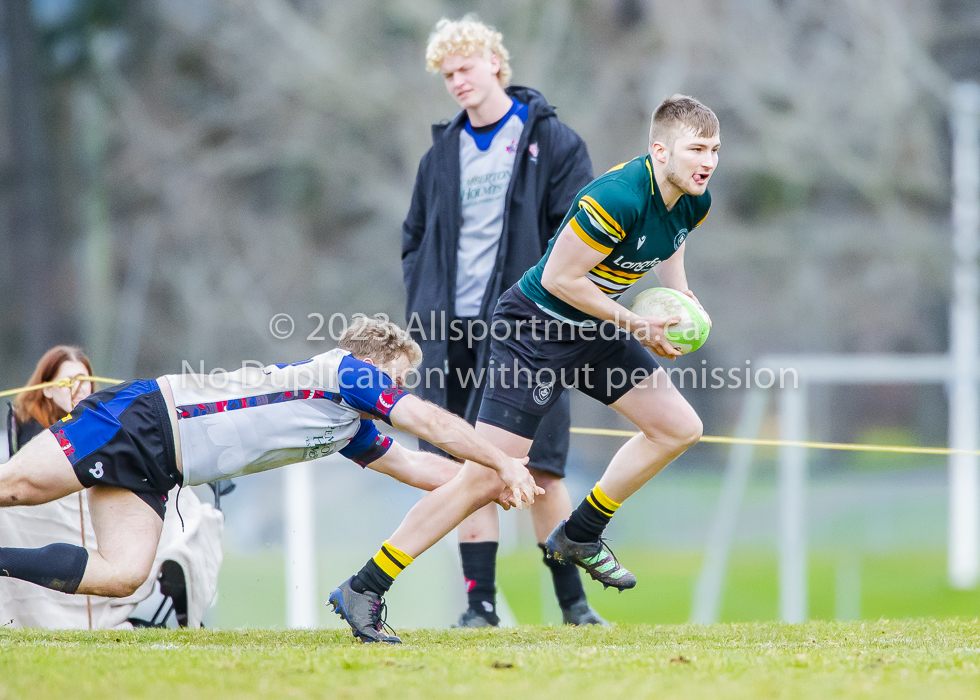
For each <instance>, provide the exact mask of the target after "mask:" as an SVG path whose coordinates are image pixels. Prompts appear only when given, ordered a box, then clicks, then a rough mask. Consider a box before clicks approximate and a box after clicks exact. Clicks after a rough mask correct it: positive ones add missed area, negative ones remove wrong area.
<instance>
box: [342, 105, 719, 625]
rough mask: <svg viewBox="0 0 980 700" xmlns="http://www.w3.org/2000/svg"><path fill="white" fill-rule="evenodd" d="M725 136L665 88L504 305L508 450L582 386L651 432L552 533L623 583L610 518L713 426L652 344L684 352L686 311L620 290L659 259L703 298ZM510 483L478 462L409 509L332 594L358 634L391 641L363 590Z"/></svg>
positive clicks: (496, 365) (521, 450)
mask: <svg viewBox="0 0 980 700" xmlns="http://www.w3.org/2000/svg"><path fill="white" fill-rule="evenodd" d="M720 143H721V141H720V130H719V125H718V119H717V117H716V116H715V114H714V112H712V111H711V110H710V109H708V108H707V107H705V106H704V105H702V104H701V103H700V102H698V101H697V100H695V99H693V98H691V97H686V96H683V95H675V96H673V97H671V98H669V99H667V100H665V101H664V102H663V103H662V104H661V105H660V106H659V107H658V108H657V109H656V111H655V112H654V114H653V119H652V123H651V127H650V146H649V152H648V153H647V155H645V156H641V157H639V158H636V159H634V160H632V161H629V162H628V163H625V164H623V165H620V166H617V167H615V168H613V169H612V170H610V171H609V172H607V173H606V174H605V175H602V176H601V177H599V178H597V179H596V180H594V181H593V182H592V183H590V184H589V185H587V186H586V187H585V188H584V189H582V191H581V192H579V194H578V196H577V197H576V200H575V202H574V203H573V204H572V207H571V209H570V210H569V212H568V215H567V216H566V217H565V220H564V222H563V224H562V226H561V227H560V229H559V232H558V234H556V235H555V237H554V238H552V240H551V242H550V243H549V246H548V250H547V252H546V253H545V255H544V257H543V258H542V259H541V261H540V262H539V263H538V264H537V265H536V266H535V267H534V268H532V269H531V270H529V271H528V272H527V273H526V274H525V275H524V276H523V277H522V278H521V280H520V281H519V282H518V283H517V284H515V285H514V286H513V287H511V288H510V289H509V290H508V291H506V292H505V293H504V294H503V295H502V296H501V297H500V300H499V302H498V304H497V308H496V311H495V312H494V316H493V329H494V334H493V340H492V344H491V367H492V369H493V372H494V375H493V378H492V380H491V383H490V386H488V387H487V389H486V392H485V395H484V398H483V402H482V405H481V408H480V414H479V419H478V421H477V424H476V429H477V432H479V433H480V434H482V435H484V436H485V437H487V438H488V439H489V440H490V441H491V442H493V444H495V445H496V446H498V447H499V448H500V449H501V450H503V451H504V452H505V453H507V454H508V455H510V456H513V457H517V458H521V457H524V456H526V455H527V453H528V450H529V448H530V446H531V442H532V438H533V437H534V434H535V431H536V429H537V427H538V425H539V423H540V421H541V419H542V417H543V416H544V415H545V413H547V411H548V410H549V408H550V407H551V405H552V403H553V402H554V401H555V400H556V399H557V398H558V396H559V395H560V394H561V393H562V392H563V391H564V390H565V389H567V388H569V387H574V388H577V389H578V390H579V391H582V392H583V393H585V394H587V395H588V396H591V397H593V398H595V399H597V400H599V401H601V402H602V403H604V404H606V405H608V406H611V407H612V408H613V409H615V410H616V411H617V412H619V413H621V414H622V415H624V416H625V417H626V418H628V419H629V420H630V421H632V422H633V424H634V425H636V427H637V428H639V430H640V433H639V434H638V435H635V436H634V437H632V438H631V439H630V440H629V441H627V443H626V444H625V445H623V446H622V447H621V448H620V449H619V450H618V451H617V452H616V454H615V455H614V456H613V458H612V460H611V461H610V463H609V465H608V466H607V467H606V470H605V472H604V473H603V475H602V478H601V479H600V480H599V482H598V483H597V484H596V485H595V487H594V488H593V489H592V491H591V492H590V493H589V495H588V496H587V497H586V498H585V499H584V500H583V501H582V503H581V505H579V507H578V508H577V509H576V510H575V511H573V512H572V514H571V516H570V517H569V518H568V520H567V521H565V522H563V523H562V524H561V525H559V526H558V527H557V528H556V529H555V530H554V532H552V534H551V536H550V537H549V538H548V541H547V548H548V554H549V555H550V556H552V557H554V558H556V559H558V560H560V561H571V562H574V563H576V564H578V565H579V566H581V567H582V568H584V569H585V570H586V571H587V572H588V573H589V574H590V575H591V576H592V578H594V579H596V580H598V581H600V582H601V583H602V584H604V585H605V586H613V587H614V588H617V589H619V590H624V589H627V588H632V587H633V586H635V585H636V578H635V577H634V576H633V575H632V574H631V573H630V572H629V571H627V570H626V568H625V567H623V566H622V565H621V564H620V563H619V562H618V561H617V560H616V558H615V557H614V556H613V554H612V552H611V551H610V549H609V548H608V546H606V544H605V542H604V541H603V539H602V537H601V535H602V532H603V530H604V529H605V527H606V525H608V523H609V522H610V520H611V519H612V516H613V514H614V513H615V512H616V510H617V509H618V508H619V507H620V505H622V503H623V502H624V501H625V500H626V499H627V498H628V497H629V496H631V495H632V494H633V493H635V492H636V491H637V490H638V489H639V488H640V487H641V486H643V484H645V483H646V482H647V481H649V480H650V479H651V478H653V477H654V476H655V475H656V474H657V473H658V472H660V470H661V469H663V468H664V467H665V466H666V465H667V464H668V463H669V462H671V461H672V460H673V459H675V458H676V457H678V456H679V455H680V454H681V453H683V452H684V451H685V450H686V449H687V448H688V447H690V446H691V445H693V444H695V443H696V442H697V441H698V440H699V439H700V437H701V429H702V426H701V420H700V418H698V416H697V414H696V413H695V412H694V409H692V408H691V406H690V404H688V403H687V401H686V400H685V399H684V397H683V396H681V394H680V392H678V391H677V389H676V388H675V387H674V386H673V385H672V384H671V382H670V380H669V378H668V376H667V374H666V373H665V372H664V371H663V370H662V369H661V368H660V367H659V365H658V364H657V362H656V360H654V358H653V356H652V355H651V352H652V353H653V355H657V356H659V357H665V358H668V359H673V358H674V357H676V356H677V355H678V354H679V353H678V352H677V350H675V349H674V347H673V346H672V345H670V344H669V343H668V342H667V340H666V337H665V333H664V328H665V326H668V325H671V324H672V323H676V322H678V321H680V319H679V318H677V317H674V318H666V319H664V318H652V317H641V316H638V315H636V314H634V313H632V312H631V311H629V310H628V309H626V308H625V307H624V306H622V305H621V304H619V303H618V301H617V300H618V298H619V297H620V295H622V294H623V292H625V291H626V290H627V289H628V288H629V287H630V286H631V285H632V284H633V283H634V282H636V281H637V280H639V279H640V278H641V277H642V276H643V275H644V274H645V273H646V272H648V271H650V270H651V269H652V270H655V271H656V274H657V278H658V279H659V281H660V284H661V285H662V286H665V287H671V288H673V289H677V290H680V291H682V292H684V293H686V294H688V295H690V296H691V297H692V298H695V297H694V294H693V293H692V292H691V291H690V289H689V288H688V284H687V274H686V272H685V268H684V251H685V248H686V245H687V243H686V239H687V237H688V235H689V234H690V232H691V231H693V230H694V229H695V228H696V227H697V226H698V225H699V224H700V223H701V222H702V221H703V220H704V218H705V216H706V215H707V213H708V208H709V207H710V202H711V199H710V195H709V194H708V190H707V186H708V180H709V179H710V178H711V175H712V173H714V170H715V168H716V167H717V165H718V149H719V146H720ZM647 350H649V351H650V352H647ZM501 488H502V483H501V481H500V478H499V477H498V476H497V473H496V472H494V471H493V470H491V469H488V468H487V467H484V466H482V465H479V464H476V463H474V462H466V463H465V464H464V466H463V468H462V469H461V470H460V473H459V474H458V476H457V477H456V478H454V479H453V480H452V481H450V482H448V483H447V484H445V485H443V486H440V487H439V488H437V489H435V490H434V491H432V492H431V493H430V494H428V495H427V496H426V497H425V498H423V499H422V500H421V501H419V503H418V504H416V505H415V507H414V508H412V510H411V511H409V513H408V515H407V516H406V517H405V519H404V520H403V521H402V524H401V525H400V526H399V528H398V529H397V530H396V531H395V533H394V534H393V535H392V536H391V538H390V539H389V540H388V541H386V542H385V543H384V544H383V545H382V547H381V549H380V550H379V552H378V553H377V554H376V555H375V556H374V557H373V558H372V559H370V560H368V562H367V564H365V565H364V567H363V568H362V569H361V570H360V571H359V572H358V573H357V574H356V575H355V576H353V577H351V578H350V579H348V580H347V581H346V582H344V583H343V584H342V585H341V586H340V587H338V588H337V589H335V590H334V591H333V593H332V594H331V595H330V600H329V602H330V604H332V605H333V606H334V609H335V610H336V611H337V612H338V613H339V614H340V615H341V616H342V617H343V618H344V619H345V620H347V622H348V623H349V624H350V625H351V627H352V628H353V630H354V633H355V636H357V637H359V638H362V639H372V640H380V641H387V639H386V637H385V635H383V634H382V635H379V634H377V633H376V632H377V631H380V629H381V624H382V623H381V620H380V618H379V617H378V616H377V615H374V614H369V613H363V612H362V613H361V614H357V612H356V611H359V610H360V611H364V610H366V609H367V608H366V607H365V606H364V605H362V604H361V600H360V598H361V597H363V596H371V597H372V599H375V600H379V601H380V598H379V596H383V595H384V594H385V593H386V592H387V591H388V589H389V588H390V586H391V585H392V583H393V582H394V579H395V577H396V576H397V575H398V574H399V573H400V572H401V571H402V570H404V568H405V567H406V566H408V565H409V564H410V563H411V562H412V561H413V559H414V558H415V557H417V556H419V555H420V554H421V553H422V552H424V551H425V550H426V549H428V548H429V547H431V546H432V545H433V544H435V543H436V542H438V541H439V540H440V539H441V538H442V537H443V536H444V535H446V534H447V533H448V532H449V531H450V530H452V529H453V528H454V527H455V526H456V525H457V524H458V523H459V522H460V521H462V520H463V518H465V517H466V516H467V515H469V514H470V513H472V512H474V511H475V510H476V509H478V508H480V507H482V506H484V505H486V504H487V503H489V502H490V501H492V500H494V498H495V497H496V496H497V495H499V494H500V491H501Z"/></svg>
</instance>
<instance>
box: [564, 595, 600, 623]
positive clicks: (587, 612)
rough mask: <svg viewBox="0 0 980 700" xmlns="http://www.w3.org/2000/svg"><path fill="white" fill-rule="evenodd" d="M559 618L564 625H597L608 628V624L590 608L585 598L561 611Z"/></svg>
mask: <svg viewBox="0 0 980 700" xmlns="http://www.w3.org/2000/svg"><path fill="white" fill-rule="evenodd" d="M561 618H562V621H563V622H564V623H565V624H566V625H578V626H582V625H599V626H600V627H608V626H609V623H608V622H606V621H605V620H603V619H602V617H600V616H599V613H597V612H596V611H595V610H593V609H592V606H591V605H589V601H587V600H586V599H585V598H582V600H580V601H578V602H577V603H572V604H571V605H569V606H568V607H567V608H562V609H561Z"/></svg>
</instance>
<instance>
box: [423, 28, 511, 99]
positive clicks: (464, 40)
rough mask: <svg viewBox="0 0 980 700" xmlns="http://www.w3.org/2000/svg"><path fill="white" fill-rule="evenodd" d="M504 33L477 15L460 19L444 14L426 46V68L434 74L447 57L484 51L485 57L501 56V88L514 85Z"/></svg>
mask: <svg viewBox="0 0 980 700" xmlns="http://www.w3.org/2000/svg"><path fill="white" fill-rule="evenodd" d="M503 41H504V35H503V34H501V33H500V32H498V31H497V30H496V29H494V28H493V27H489V26H487V25H485V24H484V23H483V22H481V21H480V20H478V19H477V18H476V16H475V15H466V16H465V17H463V19H460V20H451V19H447V18H445V17H443V18H442V19H441V20H439V22H438V24H436V28H435V31H434V32H432V34H430V35H429V45H428V46H426V48H425V67H426V69H427V70H428V71H429V72H430V73H438V72H439V71H440V70H441V68H442V62H443V61H444V60H445V59H446V56H449V55H451V54H458V55H460V56H472V55H473V54H474V53H476V52H477V51H480V52H481V53H483V54H484V55H485V56H488V55H489V54H493V55H495V56H496V57H497V58H499V59H500V71H499V72H498V73H497V80H498V81H499V82H500V87H507V86H508V85H510V76H511V70H510V53H509V52H508V51H507V49H506V48H504V43H503Z"/></svg>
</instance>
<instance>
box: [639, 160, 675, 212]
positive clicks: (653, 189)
mask: <svg viewBox="0 0 980 700" xmlns="http://www.w3.org/2000/svg"><path fill="white" fill-rule="evenodd" d="M643 164H644V165H646V166H647V172H648V173H650V196H651V197H653V206H654V207H656V209H657V213H658V214H660V216H661V217H665V216H669V215H670V212H669V211H667V205H666V204H664V198H663V195H661V194H660V190H659V189H658V188H657V178H655V177H654V176H653V160H652V159H651V158H650V154H649V153H648V154H646V156H644V157H643ZM675 208H676V207H675Z"/></svg>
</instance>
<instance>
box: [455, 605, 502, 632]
mask: <svg viewBox="0 0 980 700" xmlns="http://www.w3.org/2000/svg"><path fill="white" fill-rule="evenodd" d="M499 626H500V618H499V617H497V616H496V615H494V614H493V613H486V614H484V613H481V612H480V611H479V610H474V609H473V608H466V611H465V612H464V613H463V614H462V615H460V616H459V622H457V623H456V624H455V625H453V628H457V627H471V628H475V627H499Z"/></svg>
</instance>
